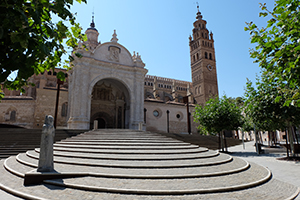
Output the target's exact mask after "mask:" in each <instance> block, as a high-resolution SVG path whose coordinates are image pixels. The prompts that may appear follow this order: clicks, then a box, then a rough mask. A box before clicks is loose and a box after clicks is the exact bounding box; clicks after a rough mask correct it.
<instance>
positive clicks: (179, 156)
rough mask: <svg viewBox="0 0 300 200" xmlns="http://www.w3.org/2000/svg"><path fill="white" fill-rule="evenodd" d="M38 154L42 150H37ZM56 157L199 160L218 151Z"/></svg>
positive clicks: (55, 152) (75, 154)
mask: <svg viewBox="0 0 300 200" xmlns="http://www.w3.org/2000/svg"><path fill="white" fill-rule="evenodd" d="M35 151H36V152H37V153H39V152H40V149H35ZM54 155H55V156H61V157H73V158H79V159H80V158H90V159H107V160H182V159H198V158H209V157H215V156H218V155H219V153H218V152H217V151H206V152H202V153H198V154H196V153H193V154H154V155H153V154H145V155H143V154H133V155H129V154H128V155H126V157H124V155H122V154H105V153H92V152H89V153H84V152H68V151H59V150H55V151H54Z"/></svg>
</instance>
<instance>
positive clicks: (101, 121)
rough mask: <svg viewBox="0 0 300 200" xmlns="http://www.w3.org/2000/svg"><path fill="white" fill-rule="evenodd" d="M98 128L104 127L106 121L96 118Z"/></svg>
mask: <svg viewBox="0 0 300 200" xmlns="http://www.w3.org/2000/svg"><path fill="white" fill-rule="evenodd" d="M96 120H98V128H106V121H105V120H104V119H103V118H98V119H96Z"/></svg>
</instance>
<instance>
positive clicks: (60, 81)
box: [54, 79, 64, 129]
mask: <svg viewBox="0 0 300 200" xmlns="http://www.w3.org/2000/svg"><path fill="white" fill-rule="evenodd" d="M63 83H64V81H62V80H60V79H57V92H56V104H55V114H54V128H55V129H56V123H57V110H58V101H59V91H60V85H62V84H63Z"/></svg>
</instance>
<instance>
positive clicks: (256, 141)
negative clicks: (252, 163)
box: [254, 131, 260, 154]
mask: <svg viewBox="0 0 300 200" xmlns="http://www.w3.org/2000/svg"><path fill="white" fill-rule="evenodd" d="M254 135H255V147H256V153H257V154H260V150H259V149H260V148H259V138H258V132H257V131H254Z"/></svg>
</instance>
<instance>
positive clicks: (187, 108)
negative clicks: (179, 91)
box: [183, 96, 191, 134]
mask: <svg viewBox="0 0 300 200" xmlns="http://www.w3.org/2000/svg"><path fill="white" fill-rule="evenodd" d="M183 103H186V112H187V126H188V132H189V134H191V119H190V109H189V97H188V96H185V97H183Z"/></svg>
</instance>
